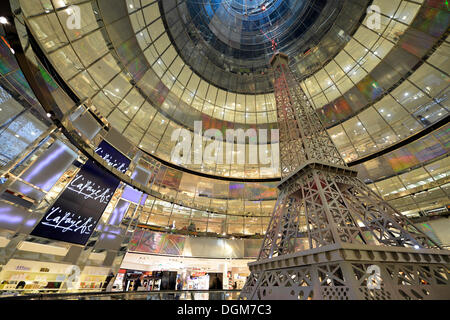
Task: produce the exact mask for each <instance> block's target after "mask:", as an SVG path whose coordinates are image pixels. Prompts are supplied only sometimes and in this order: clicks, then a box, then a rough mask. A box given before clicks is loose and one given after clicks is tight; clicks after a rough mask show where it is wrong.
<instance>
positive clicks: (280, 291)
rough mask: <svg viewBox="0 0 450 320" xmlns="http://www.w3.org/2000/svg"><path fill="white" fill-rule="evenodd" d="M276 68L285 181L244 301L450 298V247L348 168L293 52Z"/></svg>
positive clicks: (282, 56)
mask: <svg viewBox="0 0 450 320" xmlns="http://www.w3.org/2000/svg"><path fill="white" fill-rule="evenodd" d="M271 64H272V68H273V71H274V87H275V97H276V102H277V113H278V121H279V127H280V153H281V172H282V176H283V180H282V181H281V183H280V184H279V186H278V188H279V189H280V194H279V197H278V201H277V204H276V206H275V210H274V213H273V215H272V218H271V221H270V223H269V227H268V229H267V232H266V235H265V238H264V241H263V244H262V247H261V251H260V253H259V257H258V260H257V261H256V262H253V263H250V270H251V272H252V273H251V275H250V276H249V278H248V279H247V283H246V284H245V287H244V288H243V290H242V293H241V299H258V300H269V299H277V300H287V299H293V300H307V299H315V300H335V299H338V300H355V299H360V300H364V299H377V300H378V299H405V298H406V299H424V298H427V299H449V298H450V287H449V285H448V280H447V268H448V265H449V261H450V251H448V250H437V249H432V247H433V246H436V245H437V244H436V243H434V242H433V241H432V240H431V239H430V238H429V237H428V236H426V235H425V234H424V233H423V232H421V231H420V230H419V229H418V228H417V227H415V226H414V224H413V223H411V222H410V221H408V220H407V219H406V218H405V217H403V216H402V215H401V214H399V213H398V212H397V211H396V210H395V209H393V208H392V207H391V206H389V205H388V204H387V203H386V202H385V201H384V200H383V199H381V198H380V197H379V196H377V195H376V194H375V193H374V192H373V191H372V190H370V189H369V188H368V187H367V186H366V185H365V184H364V183H363V182H362V181H360V180H359V179H358V178H357V177H356V174H357V173H356V172H355V171H353V170H350V169H349V168H348V167H347V166H346V165H345V163H344V161H343V159H342V158H341V156H340V155H339V153H338V152H337V149H336V147H335V146H334V144H333V142H332V140H331V138H330V137H329V136H328V134H327V132H326V130H325V128H324V127H323V126H322V124H321V121H320V119H319V117H318V115H317V114H316V112H315V111H314V109H313V108H312V107H311V105H310V103H309V102H308V99H307V97H306V95H305V93H304V92H303V91H302V89H301V87H300V85H299V84H298V83H297V82H296V81H295V79H294V76H293V74H292V73H291V71H290V70H289V66H288V56H287V55H285V54H283V53H276V54H275V55H274V57H273V58H272V60H271ZM388 279H389V280H388ZM374 288H375V289H376V290H373V289H374Z"/></svg>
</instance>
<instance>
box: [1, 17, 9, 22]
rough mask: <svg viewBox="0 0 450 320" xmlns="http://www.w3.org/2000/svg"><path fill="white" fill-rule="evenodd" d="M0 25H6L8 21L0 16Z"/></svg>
mask: <svg viewBox="0 0 450 320" xmlns="http://www.w3.org/2000/svg"><path fill="white" fill-rule="evenodd" d="M0 23H1V24H8V19H6V18H5V17H3V16H1V17H0Z"/></svg>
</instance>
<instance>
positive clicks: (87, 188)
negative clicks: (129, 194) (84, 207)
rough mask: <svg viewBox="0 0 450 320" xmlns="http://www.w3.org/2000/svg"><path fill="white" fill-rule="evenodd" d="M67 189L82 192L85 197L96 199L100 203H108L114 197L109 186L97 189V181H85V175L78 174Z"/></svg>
mask: <svg viewBox="0 0 450 320" xmlns="http://www.w3.org/2000/svg"><path fill="white" fill-rule="evenodd" d="M67 189H69V190H71V191H73V192H75V193H78V194H81V195H83V196H84V199H94V200H96V201H98V202H100V203H104V204H108V203H109V200H110V199H111V197H112V194H113V193H112V192H110V191H111V189H109V188H107V189H105V190H103V191H102V189H101V188H100V189H96V188H95V183H94V182H92V181H91V180H87V181H85V179H84V176H83V175H77V176H76V177H75V179H73V180H72V182H71V183H70V184H69V185H68V186H67Z"/></svg>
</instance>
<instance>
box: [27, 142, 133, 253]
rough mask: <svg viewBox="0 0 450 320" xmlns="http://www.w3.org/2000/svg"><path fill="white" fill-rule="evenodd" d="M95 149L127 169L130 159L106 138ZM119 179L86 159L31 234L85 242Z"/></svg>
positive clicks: (121, 167) (124, 170) (117, 166)
mask: <svg viewBox="0 0 450 320" xmlns="http://www.w3.org/2000/svg"><path fill="white" fill-rule="evenodd" d="M96 152H97V154H99V155H100V156H101V157H102V158H103V159H105V160H106V161H108V163H110V164H112V165H113V166H114V167H116V168H117V169H118V170H120V171H121V172H126V170H127V168H128V166H129V164H130V160H129V159H128V158H127V157H125V156H124V155H123V154H121V153H120V152H118V151H117V150H115V149H114V148H113V147H112V146H111V145H109V144H108V143H107V142H105V141H103V142H102V143H100V145H99V147H98V148H97V149H96ZM119 183H120V181H119V179H117V178H116V177H114V176H113V175H112V174H110V173H108V172H106V171H105V170H103V169H102V168H101V167H99V166H98V165H97V164H96V163H95V162H94V161H93V160H88V161H87V162H86V163H85V164H84V165H83V167H81V169H80V171H79V172H78V173H77V175H76V176H75V178H74V179H73V180H72V181H71V182H70V183H69V185H68V186H67V188H66V189H65V190H64V192H63V193H62V194H61V195H60V197H59V198H58V199H57V200H56V201H55V203H54V204H53V206H52V207H51V208H50V209H49V210H48V211H47V212H46V214H45V215H44V217H43V218H42V220H41V221H40V222H39V224H38V225H37V226H36V227H35V228H34V230H33V232H32V233H31V235H34V236H39V237H44V238H49V239H53V240H61V241H65V242H70V243H76V244H81V245H84V244H86V242H87V241H88V239H89V237H90V236H91V234H92V232H93V231H94V228H95V226H96V225H97V222H98V221H99V219H100V217H101V216H102V214H103V211H104V210H105V209H106V206H107V205H108V203H109V201H110V200H111V198H112V196H113V194H114V192H115V191H116V188H117V187H118V186H119Z"/></svg>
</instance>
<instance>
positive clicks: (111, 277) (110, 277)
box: [103, 270, 114, 291]
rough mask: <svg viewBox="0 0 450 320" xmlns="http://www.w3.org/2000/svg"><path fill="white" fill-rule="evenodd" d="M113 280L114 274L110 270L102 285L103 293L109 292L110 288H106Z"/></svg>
mask: <svg viewBox="0 0 450 320" xmlns="http://www.w3.org/2000/svg"><path fill="white" fill-rule="evenodd" d="M113 278H114V273H113V272H112V270H110V271H109V274H108V276H107V277H106V279H105V282H104V284H103V289H105V291H111V286H110V287H109V288H108V286H109V284H110V282H111V280H112V279H113ZM108 289H109V290H108Z"/></svg>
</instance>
